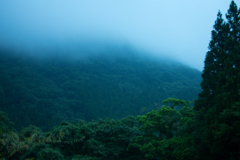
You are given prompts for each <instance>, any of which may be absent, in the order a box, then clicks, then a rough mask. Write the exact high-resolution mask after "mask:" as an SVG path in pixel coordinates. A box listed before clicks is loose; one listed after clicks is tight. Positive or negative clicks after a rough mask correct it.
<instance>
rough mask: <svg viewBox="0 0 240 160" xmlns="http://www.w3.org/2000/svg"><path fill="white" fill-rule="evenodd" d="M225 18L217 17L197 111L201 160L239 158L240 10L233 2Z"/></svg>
mask: <svg viewBox="0 0 240 160" xmlns="http://www.w3.org/2000/svg"><path fill="white" fill-rule="evenodd" d="M226 18H227V22H225V21H224V20H223V19H222V14H221V13H220V12H219V13H218V15H217V20H216V21H215V24H214V30H213V31H212V39H211V41H210V44H209V51H208V52H207V54H206V58H205V62H204V63H205V67H204V70H203V74H202V78H203V80H202V83H201V87H202V89H203V91H202V92H201V93H200V94H199V98H198V100H197V101H196V102H195V107H194V109H195V111H196V115H197V124H196V131H195V135H194V136H195V140H194V145H195V146H194V147H195V148H196V151H197V156H198V158H199V159H239V158H240V138H239V137H240V105H239V102H240V40H239V38H240V37H239V35H240V9H238V8H237V6H236V4H235V3H234V1H232V2H231V4H230V8H229V10H228V13H227V14H226Z"/></svg>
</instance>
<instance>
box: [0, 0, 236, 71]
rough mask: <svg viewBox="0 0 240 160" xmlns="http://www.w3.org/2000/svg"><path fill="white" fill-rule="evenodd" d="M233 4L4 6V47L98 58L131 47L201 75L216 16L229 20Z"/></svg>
mask: <svg viewBox="0 0 240 160" xmlns="http://www.w3.org/2000/svg"><path fill="white" fill-rule="evenodd" d="M230 2H231V1H230V0H202V1H193V0H182V1H179V0H172V1H162V0H161V1H160V0H152V1H147V0H145V1H143V0H131V1H129V0H121V1H120V0H119V1H110V0H101V1H99V0H91V1H89V0H70V1H66V0H61V1H59V0H51V1H47V0H41V1H40V0H35V1H33V0H24V1H17V0H15V1H14V0H12V1H8V0H2V1H1V2H0V46H1V47H10V48H14V49H19V50H25V51H28V52H29V53H32V54H33V53H34V54H39V52H38V51H39V50H41V51H46V50H51V49H54V48H56V50H59V51H62V50H68V52H67V54H69V55H71V54H74V51H75V52H77V51H76V49H79V48H81V47H83V48H84V47H85V49H89V50H94V52H98V51H99V52H100V50H104V49H105V48H106V47H109V46H118V47H119V46H120V47H121V46H131V47H133V48H135V49H137V50H139V51H143V52H148V53H149V54H154V55H159V56H168V57H169V58H173V59H175V60H178V61H180V62H182V63H185V64H187V65H189V66H191V67H194V68H196V69H198V70H200V71H201V70H202V69H203V66H204V63H203V62H204V58H205V54H206V52H207V50H208V43H209V41H210V39H211V30H212V29H213V24H214V21H215V20H216V17H217V12H218V10H220V11H221V12H222V14H223V16H224V17H225V13H226V12H227V10H228V8H229V5H230ZM236 3H237V5H238V6H239V2H236ZM71 49H72V50H71ZM69 50H70V51H69Z"/></svg>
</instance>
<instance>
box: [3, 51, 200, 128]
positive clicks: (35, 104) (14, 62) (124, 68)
mask: <svg viewBox="0 0 240 160" xmlns="http://www.w3.org/2000/svg"><path fill="white" fill-rule="evenodd" d="M117 49H119V48H117ZM108 52H109V53H101V54H98V55H96V54H91V56H88V57H85V58H77V56H75V60H74V58H71V57H70V56H69V58H62V57H54V54H53V55H50V56H45V57H42V58H39V57H38V58H35V57H34V56H31V55H29V54H25V55H22V54H21V53H15V52H13V53H11V51H9V50H1V54H0V56H1V58H0V62H1V63H0V70H1V71H2V72H1V73H0V74H1V78H0V82H1V85H0V86H1V87H0V93H1V94H2V96H1V97H2V101H3V102H2V103H1V109H2V110H3V111H5V112H7V113H8V114H9V117H10V118H11V120H12V121H13V122H14V123H15V124H16V127H17V128H19V129H20V128H21V127H23V126H24V127H26V126H28V125H30V124H34V125H37V126H38V127H40V128H42V129H43V130H49V129H51V128H52V127H53V126H54V125H57V124H59V123H60V122H61V121H63V120H66V121H72V120H79V119H83V120H87V121H91V120H93V119H95V120H96V119H98V118H106V117H107V118H123V117H125V116H127V115H134V116H136V115H139V114H143V113H144V111H143V110H142V108H144V107H145V108H147V109H148V111H150V110H152V109H154V108H159V107H160V106H161V105H162V101H163V100H164V99H167V98H168V97H174V98H179V99H184V100H189V101H193V100H195V99H196V98H197V94H198V93H199V92H200V87H199V84H200V82H201V76H200V71H198V70H196V69H192V68H189V67H187V66H185V65H183V64H181V63H178V62H175V61H173V60H170V59H166V58H165V59H164V58H162V59H161V58H156V57H154V56H152V57H151V56H147V55H145V56H144V54H139V53H137V52H134V51H133V50H130V49H122V50H120V51H119V50H118V51H115V50H114V49H112V50H109V51H108ZM45 54H46V53H45ZM176 107H177V106H176ZM179 107H180V106H179ZM179 109H180V108H179Z"/></svg>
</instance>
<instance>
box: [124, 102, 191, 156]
mask: <svg viewBox="0 0 240 160" xmlns="http://www.w3.org/2000/svg"><path fill="white" fill-rule="evenodd" d="M194 118H195V117H194V112H193V110H192V109H190V108H189V107H186V106H185V107H183V108H182V110H180V111H177V110H176V109H173V108H172V107H167V106H162V108H161V109H159V110H153V111H151V112H149V113H147V114H146V115H143V116H138V117H137V119H138V121H139V123H140V124H141V127H140V128H139V131H140V136H137V137H136V138H135V141H134V142H132V143H130V144H129V146H128V150H129V151H130V150H133V149H134V148H135V150H137V149H138V150H137V151H138V152H140V153H139V154H140V155H143V156H144V157H145V159H149V160H152V159H166V160H168V159H173V160H175V159H189V160H190V159H195V152H194V149H193V145H192V141H193V137H192V135H193V131H194Z"/></svg>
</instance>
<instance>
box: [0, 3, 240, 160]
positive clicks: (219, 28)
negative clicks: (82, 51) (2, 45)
mask: <svg viewBox="0 0 240 160" xmlns="http://www.w3.org/2000/svg"><path fill="white" fill-rule="evenodd" d="M6 53H9V54H6ZM0 56H1V58H0V60H1V63H0V65H1V66H0V67H1V68H0V69H1V71H2V72H0V74H1V79H0V80H1V81H0V83H1V85H0V94H1V95H0V98H1V110H3V111H5V112H7V113H9V117H10V119H9V117H8V115H7V114H6V113H5V112H2V111H0V126H1V128H0V158H3V159H5V158H6V159H9V160H15V159H20V160H26V159H39V160H43V159H54V160H63V159H67V160H103V159H106V160H118V159H119V160H132V159H138V160H160V159H161V160H194V159H195V160H203V159H204V160H222V159H224V160H239V159H240V136H239V135H240V65H239V64H240V63H239V62H240V8H239V9H238V8H237V6H236V4H235V3H234V1H232V2H231V4H230V7H229V10H228V12H227V14H226V21H225V20H224V19H223V18H222V14H221V12H220V11H219V12H218V14H217V20H216V21H215V24H214V26H213V31H212V39H211V41H210V43H209V51H208V52H207V54H206V58H205V61H204V64H205V66H204V70H203V73H202V79H201V78H199V71H197V70H194V69H191V68H189V67H186V66H184V65H182V64H179V63H176V62H170V61H166V60H159V59H158V60H156V59H154V58H153V59H146V57H142V56H139V55H135V54H131V55H128V56H118V57H111V58H109V57H108V58H107V59H106V57H103V56H101V57H96V55H95V56H93V57H89V59H88V60H87V61H84V62H83V61H75V62H74V63H73V62H72V61H71V62H69V61H66V60H62V59H58V60H57V59H44V61H42V60H40V61H39V60H36V59H29V58H26V57H22V56H20V57H19V56H17V55H16V54H10V51H8V52H6V50H5V51H4V50H2V52H1V55H0ZM199 80H200V81H201V80H202V81H201V84H200V85H201V88H202V90H200V89H199V88H198V87H197V86H198V85H197V83H198V82H199ZM196 91H199V94H198V98H197V100H195V101H194V106H193V107H190V106H191V105H192V103H191V101H192V100H193V99H194V98H195V96H194V94H195V93H196ZM189 93H191V94H189ZM178 96H182V97H185V99H178V98H176V97H178ZM166 97H167V98H166ZM164 98H165V99H164ZM160 101H162V103H161V102H160ZM108 102H110V103H108ZM168 105H169V106H168ZM143 106H144V107H145V108H142V107H143ZM126 115H133V116H126ZM135 115H137V116H135ZM105 116H109V117H110V118H105V119H98V120H92V121H90V119H97V118H100V117H105ZM12 120H13V121H14V122H15V124H16V128H19V127H20V126H21V127H22V126H25V125H29V124H28V122H32V123H35V124H36V125H39V127H37V126H35V125H29V126H28V127H24V128H23V129H22V130H21V131H20V130H17V129H16V128H15V127H14V123H12V122H11V121H12ZM59 120H64V121H62V122H61V123H60V122H59ZM70 120H71V122H70ZM48 123H49V124H48ZM56 123H59V124H58V125H55V124H56ZM51 125H55V126H54V127H52V128H51V130H50V129H49V127H51ZM44 130H48V132H44Z"/></svg>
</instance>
